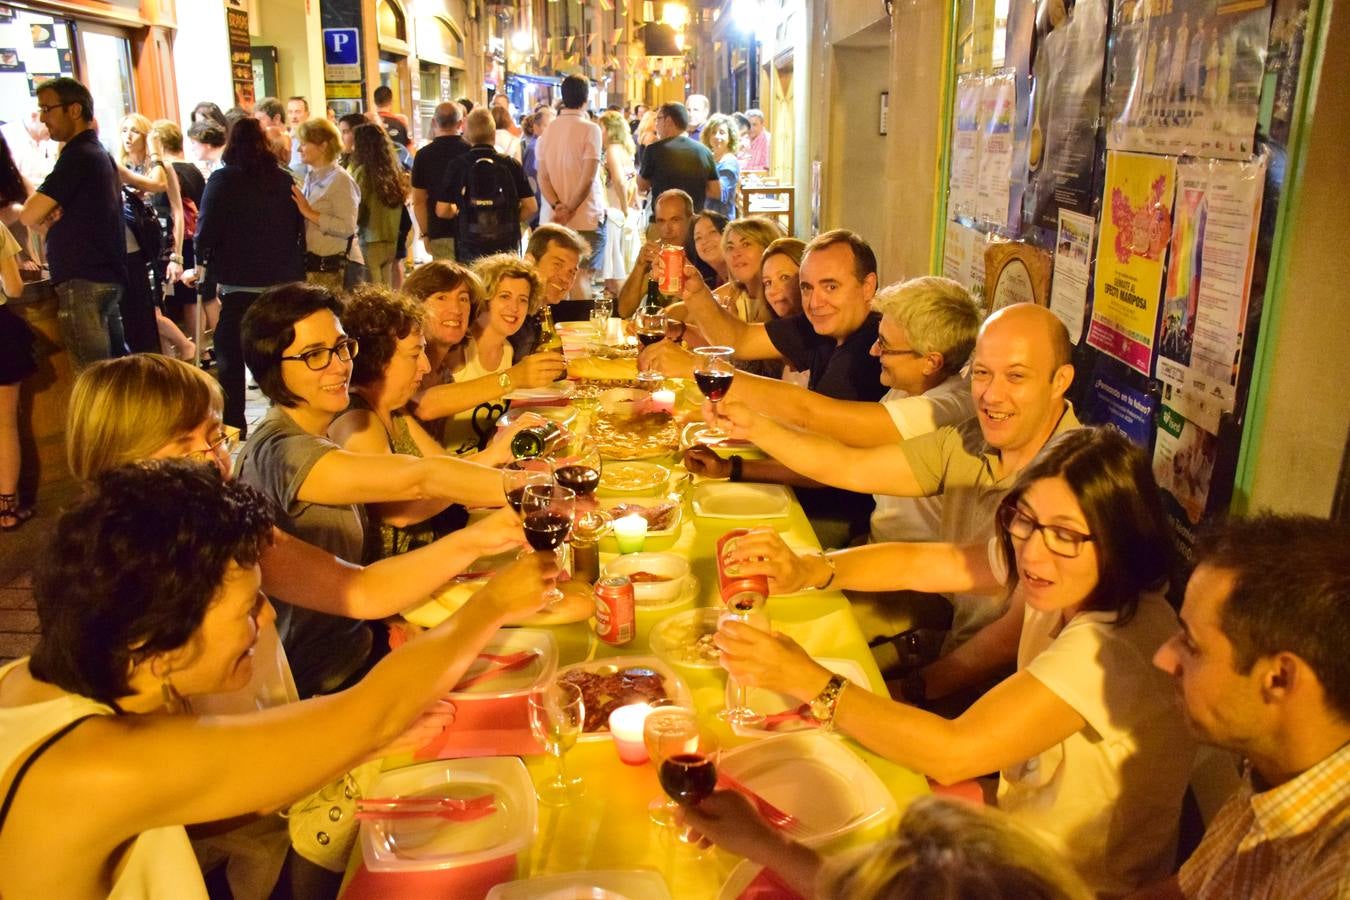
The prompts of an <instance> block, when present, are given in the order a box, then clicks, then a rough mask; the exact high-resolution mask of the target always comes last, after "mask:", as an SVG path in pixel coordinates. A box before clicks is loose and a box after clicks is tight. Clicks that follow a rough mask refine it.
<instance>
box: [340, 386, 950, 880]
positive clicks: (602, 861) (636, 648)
mask: <svg viewBox="0 0 1350 900" xmlns="http://www.w3.org/2000/svg"><path fill="white" fill-rule="evenodd" d="M629 365H630V366H631V363H629ZM577 368H578V367H577V366H575V365H574V366H573V370H574V377H575V370H576V369H577ZM592 371H594V370H592ZM601 371H603V372H605V373H606V374H608V373H609V372H611V371H613V369H612V368H609V369H602V370H601ZM619 371H623V370H622V369H620V370H619ZM685 406H686V409H685V414H686V415H688V414H689V413H690V409H689V408H688V407H689V404H688V403H687V402H686V403H685ZM580 426H581V427H582V428H584V427H585V414H584V413H583V416H582V419H581V421H580ZM750 452H754V451H750ZM663 462H664V464H666V465H668V466H669V467H670V468H671V469H672V471H673V475H672V481H674V480H675V478H676V477H678V476H679V475H681V474H683V468H682V467H681V466H680V463H679V456H678V454H674V455H672V456H670V457H667V459H666V460H664V461H663ZM755 524H757V523H756V522H754V521H737V520H734V519H728V520H709V519H700V518H697V517H695V516H694V515H693V514H692V512H691V510H690V508H689V503H688V501H687V499H686V501H685V508H684V512H683V516H682V520H681V524H680V526H679V531H678V536H677V537H676V538H675V540H674V542H673V543H672V544H671V545H670V546H669V547H668V548H667V552H671V553H675V554H678V555H680V556H682V557H684V558H685V559H687V560H688V561H689V563H690V569H691V575H692V577H693V578H695V579H697V591H696V592H692V593H693V596H692V597H691V598H690V599H689V600H688V602H687V603H684V604H681V605H679V606H678V607H676V608H673V609H663V610H662V611H660V612H648V611H646V610H644V609H642V608H641V607H639V608H638V610H637V614H636V622H635V624H636V634H635V636H634V638H633V640H632V641H631V642H629V643H627V644H624V645H621V646H612V645H610V644H607V643H604V642H603V641H600V640H599V639H597V636H596V634H595V630H594V625H593V622H586V621H583V622H575V623H571V624H566V625H557V626H553V627H551V629H550V630H551V631H552V633H553V636H554V638H555V639H556V641H557V644H558V665H559V667H562V666H566V665H570V664H573V663H578V662H583V661H593V660H604V659H607V658H615V657H630V656H649V657H650V656H653V655H654V654H653V651H652V650H651V648H650V644H649V641H650V637H651V632H652V629H653V628H654V627H655V626H656V625H657V624H658V623H659V622H660V621H663V620H664V619H666V618H668V617H669V616H671V615H675V614H678V613H679V612H680V611H682V610H685V609H689V608H693V607H715V606H720V605H721V601H720V598H719V596H718V581H717V572H716V557H715V552H716V542H717V540H718V539H719V538H720V537H721V536H722V535H723V534H724V533H725V532H726V531H727V530H730V529H731V528H734V527H750V526H753V525H755ZM778 528H779V530H780V531H781V532H782V536H783V538H784V540H785V541H786V542H787V543H788V545H789V546H791V547H794V548H800V549H802V550H806V551H810V550H819V548H820V545H819V543H818V541H817V540H816V537H815V533H814V531H813V530H812V527H811V524H810V522H809V521H808V519H807V517H806V515H805V513H804V512H803V511H802V508H801V506H800V505H799V504H798V503H796V502H795V499H794V500H793V501H792V502H791V503H790V506H789V509H788V512H787V516H786V519H785V520H781V519H780V520H779V525H778ZM649 549H650V548H649ZM602 550H603V546H602ZM615 555H616V554H614V553H605V552H602V553H601V568H602V570H603V568H604V566H605V564H606V563H608V562H609V561H610V560H612V559H613V558H614V556H615ZM767 610H768V614H769V617H770V620H771V622H772V627H773V628H774V630H776V631H780V632H783V633H785V634H787V635H789V636H791V637H792V638H793V639H795V640H796V641H797V642H798V643H800V644H801V645H802V646H803V647H804V648H805V649H806V650H807V651H808V652H810V653H811V655H812V656H815V657H830V658H836V659H845V660H851V661H852V662H853V663H856V665H857V666H858V668H859V669H860V670H861V671H862V672H863V673H864V674H865V677H866V679H867V684H865V685H863V686H864V687H866V688H868V689H870V690H872V691H874V692H877V693H884V692H885V690H886V686H885V683H884V681H883V679H882V676H881V672H880V671H879V670H878V668H877V666H876V663H875V661H874V659H873V657H872V655H871V653H870V651H869V650H868V647H867V643H866V640H865V639H864V637H863V633H862V631H861V630H860V628H859V626H858V622H857V620H856V618H855V617H854V614H853V612H852V610H851V609H850V606H849V602H848V600H847V598H845V596H844V595H843V594H842V593H841V592H839V591H815V590H810V591H804V592H802V593H798V594H793V595H788V596H775V597H771V598H770V599H769V601H768V603H767ZM674 668H675V670H676V671H677V672H678V674H679V675H680V676H681V677H682V678H683V679H684V680H685V681H686V683H687V684H688V686H689V688H690V691H691V693H692V695H693V701H694V706H695V708H696V710H697V712H698V714H699V719H700V721H701V723H702V724H703V725H704V726H706V727H707V728H708V729H709V730H711V731H712V732H713V733H714V734H716V736H717V738H718V740H719V742H720V744H721V747H722V750H723V753H725V752H726V751H727V750H729V749H732V748H735V747H738V746H740V745H743V744H746V743H748V742H750V741H754V740H760V739H762V738H758V737H746V736H739V735H736V734H734V733H733V732H732V730H731V729H730V728H729V727H728V726H727V725H726V724H725V723H724V722H722V721H721V720H720V719H718V718H717V716H716V713H717V712H718V711H719V710H721V709H722V708H723V707H724V706H725V704H726V699H725V692H726V675H725V673H724V672H722V671H721V670H720V669H697V668H689V667H674ZM452 727H453V726H452ZM770 739H772V738H770ZM828 740H838V741H841V742H842V743H843V745H844V746H846V747H847V749H848V750H849V751H851V752H852V753H854V754H856V755H857V756H858V757H859V758H860V759H861V760H862V761H863V763H865V765H866V766H867V767H868V768H869V769H871V770H872V772H874V773H875V774H876V775H877V776H878V778H879V779H880V781H881V783H882V784H883V785H884V786H885V788H886V790H888V791H889V792H890V794H891V796H892V797H893V798H894V800H895V805H896V807H897V809H898V810H899V811H900V812H903V809H904V807H905V806H906V805H907V804H908V802H909V801H910V800H911V799H913V798H914V797H916V796H919V795H922V794H926V793H928V792H929V787H928V782H927V780H926V779H925V778H924V777H923V776H922V775H920V774H918V773H915V772H913V771H911V770H909V769H907V768H905V767H903V766H900V765H898V764H896V763H893V762H891V761H889V760H887V759H885V758H883V757H881V756H878V755H877V754H875V753H873V752H871V751H869V750H868V749H866V748H865V747H863V746H862V745H860V744H858V743H857V742H856V741H853V740H851V739H848V738H846V737H843V736H839V735H835V736H832V737H830V738H828ZM444 755H445V756H452V755H453V753H447V754H444ZM522 759H523V760H524V762H525V764H526V766H527V768H528V770H529V774H530V777H531V778H532V779H533V780H534V782H535V783H536V784H538V783H541V782H543V781H544V780H545V779H546V778H547V777H548V776H549V775H550V774H551V773H552V771H553V769H552V765H553V762H552V760H551V758H549V757H548V756H546V755H543V754H537V755H528V756H523V757H522ZM408 761H409V760H407V759H406V758H404V759H391V760H390V763H389V764H390V765H398V764H406V763H407V762H408ZM567 767H568V771H569V773H571V774H579V775H580V776H581V777H582V780H583V784H584V792H583V793H582V795H581V796H580V797H579V798H578V799H576V800H575V801H573V802H572V803H570V804H569V805H566V806H560V807H549V806H544V805H542V804H541V805H540V806H539V809H538V819H537V825H536V834H535V838H534V840H533V842H532V843H531V844H530V845H529V847H528V849H527V850H526V851H524V852H522V853H521V854H520V856H519V860H518V874H517V878H520V879H525V878H538V877H543V876H549V875H556V874H560V873H567V872H576V871H581V870H633V869H646V870H655V871H656V872H659V873H660V874H661V876H662V877H663V878H664V880H665V882H666V885H667V887H668V888H669V890H670V894H671V896H672V897H673V898H676V900H684V898H689V900H713V898H718V897H719V895H720V892H721V891H722V889H723V885H724V884H725V883H726V881H727V879H728V876H729V874H730V873H731V870H732V869H733V867H734V866H735V865H736V864H737V863H738V862H739V859H738V858H737V857H735V856H732V855H730V854H728V853H725V852H723V851H721V850H714V851H707V852H702V853H700V852H698V851H696V850H695V849H694V848H693V847H691V846H690V845H687V844H683V843H681V842H680V841H678V840H672V839H671V836H670V834H669V833H663V829H661V828H659V827H657V826H655V825H654V824H652V822H651V821H650V820H649V818H648V811H647V805H648V803H649V802H650V801H651V800H653V799H654V798H657V797H663V796H664V795H663V794H662V791H661V787H660V785H659V783H658V781H657V777H656V768H655V766H654V765H652V764H646V765H640V766H632V765H626V764H624V763H623V762H621V761H620V759H619V757H618V754H617V752H616V750H615V747H614V744H613V741H612V740H600V741H589V742H588V741H581V742H578V743H577V745H576V746H575V747H574V748H572V749H571V750H570V751H568V753H567ZM894 824H895V821H894V819H893V818H892V819H891V820H890V821H884V822H874V823H871V824H869V825H868V826H867V827H865V828H862V829H860V830H857V831H854V832H851V833H849V834H847V835H842V836H840V837H839V838H838V839H836V840H834V841H832V842H831V843H829V844H827V845H826V849H831V848H835V847H842V846H848V845H851V844H856V843H857V842H859V841H863V840H869V839H875V838H877V837H879V836H881V835H882V834H884V833H886V832H887V831H888V830H890V829H892V828H893V827H894ZM418 874H419V875H420V874H421V873H418ZM434 890H436V888H435V881H434V880H429V879H426V878H419V877H417V876H416V875H414V874H413V873H402V872H398V873H394V872H380V873H374V872H370V871H369V870H367V869H366V868H365V866H364V865H363V863H362V860H361V848H360V845H359V843H358V846H357V848H356V850H355V852H354V854H353V857H352V860H351V864H350V866H349V868H348V872H347V879H346V882H345V883H344V894H343V896H344V898H346V900H364V898H373V897H398V896H404V897H407V896H429V895H431V893H430V892H432V891H434ZM455 896H461V895H460V894H455Z"/></svg>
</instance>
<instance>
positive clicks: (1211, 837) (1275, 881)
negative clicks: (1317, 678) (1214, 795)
mask: <svg viewBox="0 0 1350 900" xmlns="http://www.w3.org/2000/svg"><path fill="white" fill-rule="evenodd" d="M1178 881H1179V883H1180V886H1181V890H1182V893H1183V894H1185V895H1186V896H1187V897H1188V898H1191V897H1198V898H1219V897H1224V898H1229V897H1242V898H1246V900H1262V898H1270V900H1275V898H1288V897H1297V898H1299V900H1324V898H1325V900H1336V898H1345V897H1350V743H1348V744H1345V745H1343V746H1342V747H1341V748H1340V749H1339V750H1337V751H1336V752H1335V753H1333V754H1331V755H1330V756H1328V757H1327V758H1326V759H1324V760H1322V761H1321V762H1320V763H1318V764H1317V765H1315V766H1313V767H1312V768H1311V769H1308V770H1307V771H1306V772H1304V773H1303V774H1301V775H1299V776H1298V777H1297V778H1294V779H1292V780H1290V781H1288V782H1286V783H1285V784H1282V785H1280V786H1279V787H1275V788H1271V789H1270V790H1268V791H1263V792H1261V793H1259V794H1258V793H1256V792H1255V791H1254V790H1253V788H1252V784H1251V772H1250V770H1249V771H1248V773H1247V779H1246V781H1245V782H1244V784H1243V786H1242V788H1241V789H1239V790H1238V792H1237V794H1236V795H1235V796H1234V797H1233V798H1232V799H1230V800H1229V801H1228V802H1227V803H1226V804H1224V807H1223V809H1221V810H1219V814H1218V815H1217V816H1215V817H1214V821H1213V823H1212V824H1211V825H1210V827H1209V830H1208V831H1207V832H1206V833H1205V838H1204V840H1203V841H1201V842H1200V846H1199V847H1197V848H1196V850H1195V853H1193V854H1192V855H1191V858H1190V859H1189V860H1187V861H1186V864H1185V865H1184V866H1182V867H1181V873H1180V875H1179V876H1178Z"/></svg>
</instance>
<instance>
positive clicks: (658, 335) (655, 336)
mask: <svg viewBox="0 0 1350 900" xmlns="http://www.w3.org/2000/svg"><path fill="white" fill-rule="evenodd" d="M665 336H666V332H665V331H664V330H662V331H639V332H638V333H637V339H638V343H640V344H642V346H644V347H650V346H651V345H652V344H655V343H656V342H657V341H659V340H661V339H662V338H663V337H665Z"/></svg>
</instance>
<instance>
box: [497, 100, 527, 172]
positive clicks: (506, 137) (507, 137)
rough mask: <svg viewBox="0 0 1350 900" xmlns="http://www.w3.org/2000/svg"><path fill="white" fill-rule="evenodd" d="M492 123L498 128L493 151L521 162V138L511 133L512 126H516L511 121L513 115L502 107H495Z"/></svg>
mask: <svg viewBox="0 0 1350 900" xmlns="http://www.w3.org/2000/svg"><path fill="white" fill-rule="evenodd" d="M492 123H493V125H495V126H496V128H497V135H496V140H495V141H493V149H494V150H496V151H497V152H498V153H500V154H501V155H502V156H509V157H511V158H512V159H514V160H516V161H517V162H519V161H520V138H519V137H518V136H517V135H514V134H512V133H511V126H513V125H514V124H515V123H514V122H512V121H511V114H510V113H509V112H507V111H506V110H505V109H503V108H502V107H500V106H494V107H492Z"/></svg>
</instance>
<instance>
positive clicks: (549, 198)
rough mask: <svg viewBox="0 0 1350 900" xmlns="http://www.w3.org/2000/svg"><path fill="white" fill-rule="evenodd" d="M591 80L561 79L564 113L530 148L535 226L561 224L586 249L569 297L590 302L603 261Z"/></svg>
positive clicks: (601, 189) (597, 143)
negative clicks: (537, 205) (535, 182)
mask: <svg viewBox="0 0 1350 900" xmlns="http://www.w3.org/2000/svg"><path fill="white" fill-rule="evenodd" d="M589 97H590V82H588V81H587V80H586V79H585V78H582V77H581V76H579V75H569V76H567V77H566V78H564V79H563V83H562V99H563V111H562V112H560V113H559V114H558V118H557V119H556V120H555V121H554V122H553V123H552V124H551V125H549V126H548V128H547V129H546V130H545V131H544V133H543V135H541V136H540V138H539V143H538V145H537V146H536V149H535V159H536V160H537V163H538V166H539V193H540V198H541V200H542V207H541V210H540V213H539V221H540V222H552V223H554V224H556V225H566V226H567V227H568V228H570V229H572V230H573V231H575V232H577V233H578V234H579V235H581V237H582V239H583V240H585V241H586V243H588V244H589V245H590V247H591V255H590V256H589V257H587V258H586V259H583V260H582V261H581V272H580V277H579V278H578V279H577V282H576V287H575V289H574V290H573V293H572V297H573V298H574V299H579V300H587V299H590V296H591V276H592V273H593V272H594V270H595V269H596V268H597V267H598V266H599V261H600V260H602V259H604V253H605V227H604V226H605V196H604V187H603V186H602V185H601V183H600V150H601V146H600V145H601V135H600V126H599V125H597V124H595V123H594V122H592V121H591V120H590V118H589V117H587V115H586V101H587V100H588V99H589Z"/></svg>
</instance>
